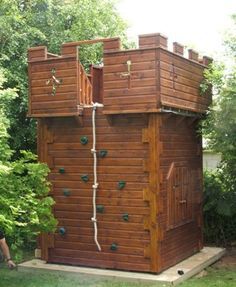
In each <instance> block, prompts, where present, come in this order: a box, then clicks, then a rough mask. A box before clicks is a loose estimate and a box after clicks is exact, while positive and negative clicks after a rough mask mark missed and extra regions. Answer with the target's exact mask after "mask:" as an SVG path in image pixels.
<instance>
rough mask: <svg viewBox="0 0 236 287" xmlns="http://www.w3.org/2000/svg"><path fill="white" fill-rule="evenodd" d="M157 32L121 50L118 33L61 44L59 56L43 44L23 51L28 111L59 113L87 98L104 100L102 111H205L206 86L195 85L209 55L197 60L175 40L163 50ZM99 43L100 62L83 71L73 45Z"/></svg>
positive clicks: (75, 110) (75, 111) (69, 112)
mask: <svg viewBox="0 0 236 287" xmlns="http://www.w3.org/2000/svg"><path fill="white" fill-rule="evenodd" d="M167 41H168V39H167V38H166V37H165V36H163V35H162V34H159V33H157V34H147V35H141V36H139V48H138V49H132V50H122V49H121V42H120V39H119V38H110V39H95V40H87V41H79V42H70V43H65V44H62V46H61V55H55V54H51V53H48V51H47V48H46V47H44V46H40V47H33V48H30V49H29V51H28V63H29V94H30V96H29V116H31V117H64V116H75V115H79V114H80V113H81V110H82V109H83V107H84V106H85V105H90V104H91V103H92V102H100V103H103V104H104V108H103V112H104V113H105V114H111V115H112V114H121V113H126V114H127V113H153V112H162V111H164V110H165V111H168V110H172V111H180V112H185V113H189V114H191V113H192V114H199V113H200V114H202V113H205V112H206V110H207V108H208V106H209V105H210V103H211V88H210V87H209V90H208V91H207V92H205V93H204V94H202V93H201V92H200V84H201V83H202V81H203V79H204V76H203V72H204V69H206V68H207V66H208V65H209V64H210V63H211V59H210V58H208V57H206V56H204V57H202V58H201V59H200V58H199V55H198V53H197V52H196V51H194V50H191V49H189V50H188V51H187V53H188V55H187V57H185V51H184V46H183V45H181V44H179V43H177V42H175V43H173V49H172V51H170V50H168V48H167V47H168V43H167ZM98 42H101V43H102V44H103V64H102V65H100V66H94V65H91V67H90V72H89V73H86V71H85V69H84V67H83V66H82V64H81V63H80V60H79V47H80V46H81V45H89V44H94V43H98Z"/></svg>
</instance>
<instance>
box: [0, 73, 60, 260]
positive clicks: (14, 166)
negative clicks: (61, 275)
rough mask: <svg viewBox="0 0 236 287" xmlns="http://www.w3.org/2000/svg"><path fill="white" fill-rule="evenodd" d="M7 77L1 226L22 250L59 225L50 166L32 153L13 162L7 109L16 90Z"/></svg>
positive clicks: (0, 125)
mask: <svg viewBox="0 0 236 287" xmlns="http://www.w3.org/2000/svg"><path fill="white" fill-rule="evenodd" d="M3 84H4V77H3V76H2V73H1V72H0V103H1V106H0V227H1V228H2V229H3V230H4V231H5V233H6V235H7V236H8V237H9V240H10V245H11V249H12V250H13V251H14V250H15V251H16V255H17V256H19V252H18V250H21V249H22V247H23V245H24V244H25V243H29V242H30V241H31V240H33V239H35V236H36V235H37V234H38V233H39V232H40V231H45V232H49V231H52V230H53V229H54V228H55V226H56V223H57V222H56V220H55V219H54V217H53V216H52V213H51V207H52V205H53V204H54V201H53V199H52V198H51V197H48V196H47V195H48V192H49V183H48V182H47V180H46V177H47V175H48V172H49V169H48V167H47V166H46V165H45V164H41V163H37V158H36V156H35V155H33V154H32V153H31V152H26V151H24V152H21V157H19V159H18V160H16V161H13V162H11V161H10V157H11V154H12V151H11V149H10V147H9V145H8V142H7V140H8V137H9V135H8V133H7V129H8V125H9V122H8V121H7V120H6V116H5V113H4V111H5V110H6V108H5V106H6V104H7V103H8V102H9V101H11V99H12V98H13V99H14V98H15V96H16V94H15V91H14V90H11V89H6V90H5V89H3V88H2V85H3Z"/></svg>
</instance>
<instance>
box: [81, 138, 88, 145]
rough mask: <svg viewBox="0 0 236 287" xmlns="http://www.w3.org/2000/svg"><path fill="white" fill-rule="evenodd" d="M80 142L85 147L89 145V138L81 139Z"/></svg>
mask: <svg viewBox="0 0 236 287" xmlns="http://www.w3.org/2000/svg"><path fill="white" fill-rule="evenodd" d="M80 142H81V144H83V145H85V144H87V143H88V138H87V137H85V136H84V137H81V138H80Z"/></svg>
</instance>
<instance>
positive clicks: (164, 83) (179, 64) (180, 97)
mask: <svg viewBox="0 0 236 287" xmlns="http://www.w3.org/2000/svg"><path fill="white" fill-rule="evenodd" d="M204 69H205V67H204V66H203V65H200V64H199V63H198V62H194V61H193V60H191V61H190V60H188V59H185V58H184V57H182V56H179V55H175V54H174V53H171V52H169V51H167V50H164V49H161V50H160V90H161V96H160V97H161V99H160V101H161V105H162V106H168V107H173V108H179V109H183V110H189V111H192V112H199V113H204V112H205V111H206V110H207V108H208V106H209V105H210V103H211V95H210V94H209V93H206V94H204V95H201V94H200V84H201V83H202V81H203V71H204Z"/></svg>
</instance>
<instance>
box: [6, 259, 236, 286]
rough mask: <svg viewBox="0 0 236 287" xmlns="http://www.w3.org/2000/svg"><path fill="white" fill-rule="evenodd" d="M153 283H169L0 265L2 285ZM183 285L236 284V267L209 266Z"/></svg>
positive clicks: (138, 284)
mask: <svg viewBox="0 0 236 287" xmlns="http://www.w3.org/2000/svg"><path fill="white" fill-rule="evenodd" d="M80 286H83V287H95V286H96V287H147V286H149V287H151V286H153V287H154V286H156V287H158V286H162V287H164V286H168V285H166V284H153V283H142V282H137V283H134V282H122V281H117V280H116V279H112V278H110V279H105V278H100V277H99V278H98V277H92V276H88V275H82V274H74V273H66V272H59V271H48V270H39V269H21V268H20V269H19V270H18V271H17V270H8V269H7V267H6V266H2V264H1V268H0V287H80ZM179 286H180V287H236V267H232V268H231V267H229V268H213V267H210V268H208V269H207V275H206V276H204V277H202V278H192V279H189V280H188V281H186V282H184V283H182V284H180V285H179Z"/></svg>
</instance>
